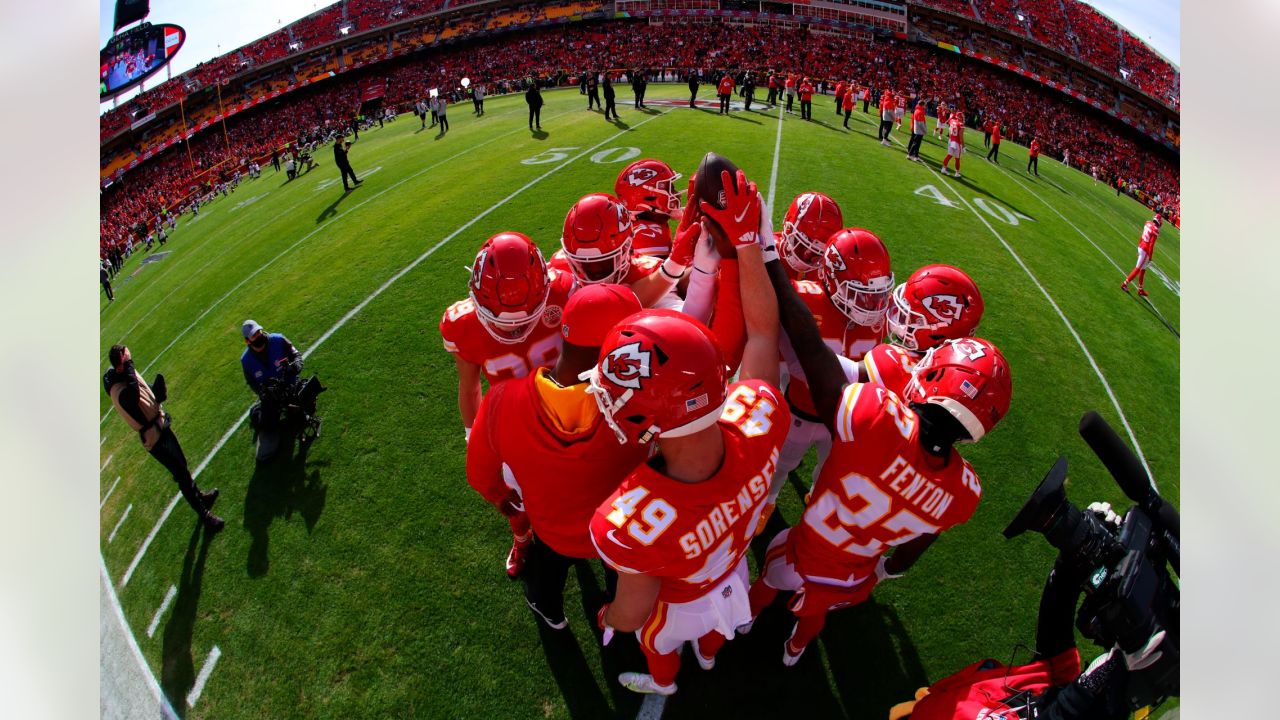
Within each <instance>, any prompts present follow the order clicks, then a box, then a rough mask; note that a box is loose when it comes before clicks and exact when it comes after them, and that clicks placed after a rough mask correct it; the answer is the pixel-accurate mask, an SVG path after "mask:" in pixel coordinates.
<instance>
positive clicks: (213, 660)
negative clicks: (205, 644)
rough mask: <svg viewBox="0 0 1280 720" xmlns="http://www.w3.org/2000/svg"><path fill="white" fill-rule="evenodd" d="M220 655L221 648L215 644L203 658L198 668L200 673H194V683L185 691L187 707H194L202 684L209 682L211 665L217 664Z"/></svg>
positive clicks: (202, 687) (202, 690)
mask: <svg viewBox="0 0 1280 720" xmlns="http://www.w3.org/2000/svg"><path fill="white" fill-rule="evenodd" d="M220 657H222V650H220V649H219V648H218V646H217V645H214V646H213V649H212V650H210V651H209V657H207V658H205V660H204V665H203V666H202V667H201V668H200V674H199V675H196V684H195V685H192V686H191V692H189V693H187V707H195V706H196V701H197V700H199V699H200V693H203V692H204V684H205V683H207V682H209V676H210V675H212V674H213V666H215V665H217V664H218V658H220Z"/></svg>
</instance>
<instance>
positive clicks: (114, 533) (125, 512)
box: [99, 503, 133, 545]
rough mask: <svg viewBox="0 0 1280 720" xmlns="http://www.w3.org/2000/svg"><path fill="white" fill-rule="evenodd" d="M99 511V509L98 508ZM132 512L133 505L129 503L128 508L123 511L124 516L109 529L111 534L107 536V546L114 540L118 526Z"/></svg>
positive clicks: (118, 529)
mask: <svg viewBox="0 0 1280 720" xmlns="http://www.w3.org/2000/svg"><path fill="white" fill-rule="evenodd" d="M99 509H101V508H99ZM131 512H133V503H129V507H127V508H125V509H124V514H123V515H121V516H120V519H119V520H117V521H116V526H115V527H114V528H112V529H111V534H110V535H108V536H107V544H108V545H110V544H111V542H112V541H113V540H115V539H116V533H118V532H120V526H121V525H123V524H124V521H125V518H127V517H129V513H131Z"/></svg>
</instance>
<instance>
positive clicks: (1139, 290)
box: [1138, 288, 1151, 297]
mask: <svg viewBox="0 0 1280 720" xmlns="http://www.w3.org/2000/svg"><path fill="white" fill-rule="evenodd" d="M1138 295H1139V296H1140V297H1148V296H1150V295H1151V293H1149V292H1147V291H1146V290H1143V289H1142V288H1138Z"/></svg>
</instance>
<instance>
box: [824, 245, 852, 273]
mask: <svg viewBox="0 0 1280 720" xmlns="http://www.w3.org/2000/svg"><path fill="white" fill-rule="evenodd" d="M825 260H826V261H827V272H830V273H833V274H834V273H837V272H843V271H845V270H848V269H849V266H848V265H846V264H845V262H844V256H843V255H841V254H840V248H837V247H836V246H835V245H828V246H827V252H826V258H825Z"/></svg>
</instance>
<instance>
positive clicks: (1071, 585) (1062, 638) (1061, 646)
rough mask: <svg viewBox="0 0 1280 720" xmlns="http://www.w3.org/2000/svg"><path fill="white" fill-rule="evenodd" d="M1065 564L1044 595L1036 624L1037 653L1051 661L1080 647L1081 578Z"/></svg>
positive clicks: (1053, 574)
mask: <svg viewBox="0 0 1280 720" xmlns="http://www.w3.org/2000/svg"><path fill="white" fill-rule="evenodd" d="M1073 575H1074V574H1073V573H1071V572H1070V571H1068V570H1067V569H1066V568H1065V567H1064V566H1063V565H1062V563H1056V564H1055V565H1054V567H1053V571H1052V572H1050V573H1049V578H1048V579H1047V580H1045V583H1044V591H1043V592H1042V593H1041V594H1040V616H1039V618H1038V619H1037V621H1036V654H1037V655H1039V656H1040V657H1042V658H1051V657H1053V656H1055V655H1057V654H1058V653H1060V652H1062V651H1064V650H1070V649H1071V648H1073V647H1075V646H1076V635H1075V629H1074V628H1075V613H1076V600H1078V599H1079V598H1080V582H1079V581H1080V578H1078V577H1073Z"/></svg>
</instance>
